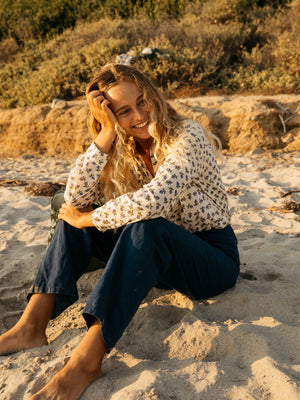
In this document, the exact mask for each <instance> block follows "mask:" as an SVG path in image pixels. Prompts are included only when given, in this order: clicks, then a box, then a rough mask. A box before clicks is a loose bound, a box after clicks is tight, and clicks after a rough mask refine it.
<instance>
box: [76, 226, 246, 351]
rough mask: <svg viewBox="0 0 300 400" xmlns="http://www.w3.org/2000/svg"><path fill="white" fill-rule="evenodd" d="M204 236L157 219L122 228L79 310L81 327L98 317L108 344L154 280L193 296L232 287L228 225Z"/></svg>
mask: <svg viewBox="0 0 300 400" xmlns="http://www.w3.org/2000/svg"><path fill="white" fill-rule="evenodd" d="M208 236H211V237H210V238H209V239H210V240H208V241H207V240H205V234H204V233H201V237H199V236H197V235H196V234H192V233H190V232H188V231H186V230H185V229H183V228H181V227H179V226H178V225H176V224H173V223H171V222H170V221H167V220H165V219H163V218H157V219H152V220H147V221H141V222H137V223H134V224H131V225H129V226H127V227H126V228H125V229H124V230H123V232H122V234H121V236H120V237H119V239H118V242H117V244H116V246H115V248H114V250H113V252H112V255H111V257H110V259H109V261H108V262H107V264H106V268H105V270H104V273H103V275H102V276H101V278H100V279H99V281H98V283H97V285H96V287H95V289H94V290H93V292H92V294H91V296H90V297H89V299H88V301H87V304H86V307H85V308H84V310H83V315H84V318H85V320H86V322H87V325H88V326H90V325H91V324H92V323H93V321H94V320H95V318H97V319H99V320H100V322H101V326H102V334H103V339H104V341H105V343H106V345H107V347H108V348H112V347H114V345H115V343H116V342H117V341H118V339H119V338H120V337H121V335H122V333H123V331H124V330H125V328H126V326H127V325H128V323H129V322H130V320H131V319H132V317H133V315H134V314H135V312H136V311H137V309H138V307H139V305H140V303H141V302H142V300H143V299H144V298H145V297H146V296H147V294H148V292H149V291H150V289H151V288H152V287H153V286H155V285H156V284H157V283H158V282H161V283H163V284H166V285H167V286H169V287H173V288H175V289H177V290H179V291H180V292H182V293H184V294H187V295H188V296H192V297H194V298H197V299H201V298H207V297H211V296H214V295H217V294H219V293H221V292H223V291H225V290H227V289H229V288H231V287H232V286H234V284H235V282H236V279H237V276H238V272H239V260H238V252H237V242H236V238H235V235H234V233H233V231H232V229H231V228H230V227H227V228H225V229H224V230H214V232H213V233H210V234H208ZM209 241H211V242H212V244H211V243H210V242H209Z"/></svg>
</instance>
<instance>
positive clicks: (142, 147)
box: [134, 136, 153, 154]
mask: <svg viewBox="0 0 300 400" xmlns="http://www.w3.org/2000/svg"><path fill="white" fill-rule="evenodd" d="M134 140H135V143H136V147H137V151H138V152H139V153H140V154H143V153H147V150H149V149H150V147H151V145H152V143H153V137H151V136H150V137H149V138H147V139H137V138H134Z"/></svg>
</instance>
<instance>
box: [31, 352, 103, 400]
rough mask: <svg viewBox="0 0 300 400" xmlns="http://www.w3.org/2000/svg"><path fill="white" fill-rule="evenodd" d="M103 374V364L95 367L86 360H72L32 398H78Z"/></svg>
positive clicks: (34, 399)
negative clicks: (87, 363)
mask: <svg viewBox="0 0 300 400" xmlns="http://www.w3.org/2000/svg"><path fill="white" fill-rule="evenodd" d="M101 376H102V370H101V366H98V368H96V369H93V368H91V366H88V365H86V363H85V362H79V363H78V361H77V362H76V361H75V362H74V360H72V359H71V360H70V361H69V362H68V363H67V364H66V365H65V366H64V367H63V369H62V370H61V371H60V372H58V373H57V374H56V375H54V377H53V378H52V379H51V381H50V382H49V383H48V384H47V385H46V386H45V387H44V388H43V389H42V390H40V391H39V392H38V393H36V394H35V395H33V396H32V397H30V400H66V399H68V400H77V399H79V398H80V396H81V395H82V394H83V392H84V391H85V390H86V388H87V387H88V386H89V385H90V384H91V383H92V382H93V381H95V380H96V379H98V378H100V377H101Z"/></svg>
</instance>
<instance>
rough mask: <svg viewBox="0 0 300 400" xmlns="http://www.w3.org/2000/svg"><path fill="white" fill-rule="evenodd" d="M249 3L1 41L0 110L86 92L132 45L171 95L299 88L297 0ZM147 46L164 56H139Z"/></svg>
mask: <svg viewBox="0 0 300 400" xmlns="http://www.w3.org/2000/svg"><path fill="white" fill-rule="evenodd" d="M22 1H25V0H22ZM57 1H58V0H57ZM61 1H62V2H64V1H66V0H61ZM77 1H78V2H79V0H77ZM149 1H150V0H149ZM172 1H173V0H172ZM245 1H246V0H228V1H226V0H212V1H210V2H208V1H207V2H204V1H199V2H193V3H189V6H188V7H186V9H185V11H184V12H182V13H183V15H182V16H181V17H180V18H172V17H166V16H165V14H164V16H159V15H158V13H157V14H156V17H155V19H149V18H148V17H146V16H145V15H143V13H140V15H139V16H138V17H136V18H126V19H124V18H111V17H102V18H100V19H98V20H97V21H94V22H85V23H83V22H77V24H76V25H75V27H74V28H68V29H65V30H64V31H63V32H62V33H61V34H57V35H55V36H54V37H53V38H52V39H49V40H43V41H40V40H39V39H37V40H34V39H30V40H29V39H28V40H26V41H25V42H24V44H23V46H20V45H18V44H17V43H16V42H15V41H14V42H11V43H10V42H2V44H3V43H8V45H7V46H6V47H5V44H4V45H3V47H2V48H5V49H6V48H7V52H6V55H5V57H3V59H2V60H1V59H0V108H10V107H17V106H27V105H33V104H40V103H45V102H51V101H52V100H53V98H64V99H66V100H70V99H73V98H74V97H78V96H81V95H83V94H84V91H85V86H86V83H87V82H88V81H89V80H90V78H91V77H92V75H93V74H94V73H95V72H96V71H97V70H98V68H99V67H100V66H101V65H103V64H105V63H107V62H110V61H114V60H115V58H116V56H117V55H118V54H121V53H125V52H127V51H129V50H132V51H133V52H134V54H135V56H136V57H135V60H136V61H135V62H136V63H137V64H138V65H139V66H140V68H142V69H143V70H144V71H145V72H146V73H148V75H149V76H151V77H152V78H153V79H155V80H156V81H157V83H158V84H159V86H160V87H161V88H162V89H163V90H164V91H165V92H166V94H168V95H172V93H174V92H175V91H177V90H180V89H182V88H191V89H192V90H193V91H194V93H198V94H200V93H205V92H207V91H210V90H215V89H224V88H225V89H229V90H239V89H244V88H245V89H258V88H276V87H281V88H283V90H284V88H292V89H293V90H295V91H297V90H299V89H300V79H299V78H300V76H299V66H300V59H299V57H300V43H299V35H298V31H297V29H298V21H299V17H300V5H299V1H298V0H295V1H294V2H293V3H292V4H291V5H290V6H289V7H287V8H285V9H281V10H280V11H279V10H277V11H276V9H275V8H272V7H270V5H268V6H265V7H258V6H256V4H253V1H251V2H250V0H249V2H248V1H247V2H248V3H249V4H250V3H251V4H250V5H249V4H248V6H247V7H248V9H247V12H245V9H242V8H241V4H245ZM20 2H21V0H20ZM242 2H243V3H242ZM74 4H75V3H74ZM116 4H117V3H116ZM139 4H141V3H139ZM146 4H148V3H147V2H144V3H143V7H145V6H146ZM149 4H150V3H149ZM149 4H148V5H149ZM151 4H152V5H155V4H158V3H157V2H154V1H153V3H151ZM162 4H164V5H167V4H173V3H168V2H167V0H166V1H165V2H164V3H162ZM180 4H181V5H183V4H184V2H182V3H179V2H178V7H179V5H180ZM137 5H138V2H136V3H135V6H136V7H137ZM230 7H231V8H230ZM245 7H246V6H245ZM0 9H1V6H0ZM218 9H219V13H218ZM230 9H231V11H232V12H231V13H230ZM41 12H42V11H41ZM132 12H135V11H132ZM164 12H165V11H164ZM245 16H246V18H245ZM216 17H217V18H219V20H218V21H217V22H215V18H216ZM9 43H10V44H9ZM13 44H14V45H13ZM145 47H157V48H158V49H159V50H160V52H161V56H160V57H159V56H156V57H154V58H153V59H143V58H141V57H140V54H141V52H142V50H143V49H144V48H145ZM0 49H1V46H0ZM1 61H2V64H1Z"/></svg>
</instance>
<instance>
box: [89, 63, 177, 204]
mask: <svg viewBox="0 0 300 400" xmlns="http://www.w3.org/2000/svg"><path fill="white" fill-rule="evenodd" d="M121 81H132V82H134V83H135V84H136V86H137V87H138V89H139V90H140V92H141V93H142V94H143V100H144V102H145V103H146V104H147V105H148V106H149V107H150V125H149V135H150V136H151V137H152V138H153V146H154V147H153V154H154V157H155V158H156V160H157V162H158V165H160V164H161V163H162V162H163V161H164V159H165V158H166V157H167V155H168V154H169V152H170V151H171V149H172V148H174V146H176V142H177V140H176V139H177V136H178V133H177V128H178V127H179V125H180V123H181V121H182V120H183V119H184V117H183V116H181V115H179V114H178V113H177V112H176V111H175V110H174V109H173V108H172V107H171V106H170V104H169V103H168V102H167V101H166V100H165V99H164V98H163V96H162V94H161V93H160V92H159V90H158V89H157V88H156V86H155V85H154V84H153V83H152V82H151V81H150V79H148V78H147V77H146V76H145V75H144V74H143V73H142V72H140V71H139V70H138V69H137V68H135V67H133V66H129V65H124V64H107V65H105V66H104V67H102V68H101V70H100V71H99V72H98V74H97V75H96V76H95V77H94V79H92V81H91V82H90V83H89V84H88V86H87V89H86V93H89V92H91V91H92V90H99V91H100V92H102V93H103V94H104V95H105V93H106V92H107V91H108V90H109V89H110V88H112V87H113V86H115V85H117V84H118V83H119V82H121ZM91 128H92V131H93V135H94V137H97V135H98V134H99V132H100V131H101V123H99V122H98V121H97V120H96V119H95V118H94V117H93V115H91ZM115 129H116V132H117V136H116V140H115V141H114V143H113V145H112V148H111V150H110V152H109V159H108V161H107V163H106V165H105V167H104V168H103V171H102V173H101V176H100V185H101V191H102V193H103V195H104V199H105V201H108V200H110V199H112V198H115V197H118V196H120V195H122V194H124V193H128V192H132V191H135V190H137V189H139V188H140V187H141V184H140V183H139V182H138V180H137V178H136V175H137V174H135V173H134V170H135V171H138V170H139V169H140V166H139V162H138V157H141V155H140V154H139V152H138V147H137V146H136V142H135V140H134V138H133V137H132V136H129V135H127V134H126V132H125V131H124V129H122V128H121V127H120V125H119V124H118V123H116V126H115Z"/></svg>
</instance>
